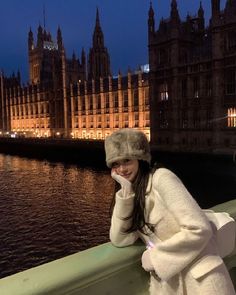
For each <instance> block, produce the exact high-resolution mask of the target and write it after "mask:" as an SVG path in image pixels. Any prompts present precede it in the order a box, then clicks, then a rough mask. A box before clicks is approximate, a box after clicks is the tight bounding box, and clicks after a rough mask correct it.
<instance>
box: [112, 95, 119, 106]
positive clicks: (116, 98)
mask: <svg viewBox="0 0 236 295" xmlns="http://www.w3.org/2000/svg"><path fill="white" fill-rule="evenodd" d="M113 102H114V108H118V106H119V103H118V93H117V92H114V93H113Z"/></svg>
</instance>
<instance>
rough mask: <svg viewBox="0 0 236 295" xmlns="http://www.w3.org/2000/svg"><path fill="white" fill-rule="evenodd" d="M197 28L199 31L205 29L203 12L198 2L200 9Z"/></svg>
mask: <svg viewBox="0 0 236 295" xmlns="http://www.w3.org/2000/svg"><path fill="white" fill-rule="evenodd" d="M198 28H199V30H200V31H203V30H204V29H205V19H204V10H203V8H202V1H200V7H199V9H198Z"/></svg>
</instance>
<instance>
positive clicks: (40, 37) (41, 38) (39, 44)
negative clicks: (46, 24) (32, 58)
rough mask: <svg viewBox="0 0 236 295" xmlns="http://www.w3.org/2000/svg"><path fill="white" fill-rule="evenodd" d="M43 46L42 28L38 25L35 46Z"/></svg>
mask: <svg viewBox="0 0 236 295" xmlns="http://www.w3.org/2000/svg"><path fill="white" fill-rule="evenodd" d="M42 45H43V28H42V27H41V25H40V24H39V26H38V34H37V46H38V47H41V46H42Z"/></svg>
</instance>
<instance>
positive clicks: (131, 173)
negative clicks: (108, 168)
mask: <svg viewBox="0 0 236 295" xmlns="http://www.w3.org/2000/svg"><path fill="white" fill-rule="evenodd" d="M138 169H139V162H138V160H129V159H125V160H120V161H117V162H114V163H113V164H112V172H115V173H116V174H118V175H120V176H122V177H124V178H125V179H127V180H128V181H130V182H133V181H134V180H135V177H136V175H137V173H138Z"/></svg>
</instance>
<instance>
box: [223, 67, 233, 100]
mask: <svg viewBox="0 0 236 295" xmlns="http://www.w3.org/2000/svg"><path fill="white" fill-rule="evenodd" d="M225 94H226V95H230V94H235V69H228V70H227V72H226V75H225Z"/></svg>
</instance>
